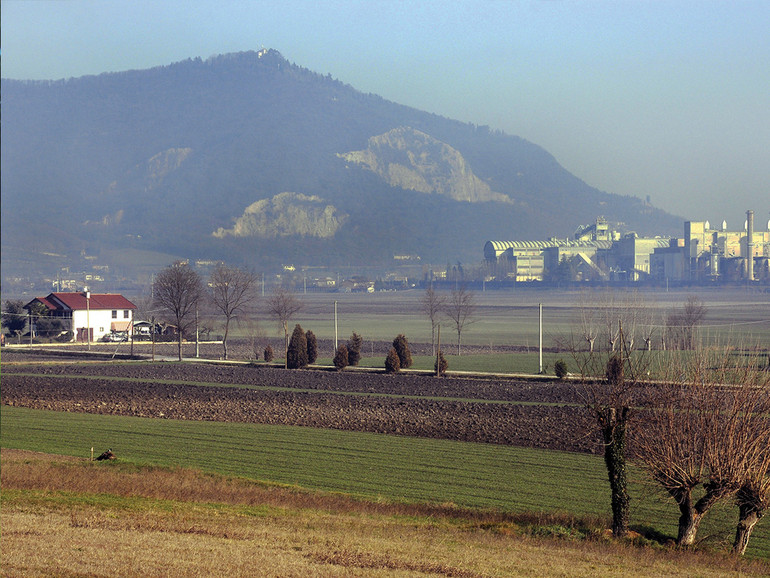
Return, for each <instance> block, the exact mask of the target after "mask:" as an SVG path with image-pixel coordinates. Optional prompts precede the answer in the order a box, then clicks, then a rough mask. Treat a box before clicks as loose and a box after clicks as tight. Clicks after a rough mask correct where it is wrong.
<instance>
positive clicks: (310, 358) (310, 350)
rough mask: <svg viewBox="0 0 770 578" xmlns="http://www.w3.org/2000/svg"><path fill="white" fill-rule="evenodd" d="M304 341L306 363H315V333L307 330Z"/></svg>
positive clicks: (316, 347)
mask: <svg viewBox="0 0 770 578" xmlns="http://www.w3.org/2000/svg"><path fill="white" fill-rule="evenodd" d="M305 340H306V341H307V362H308V363H315V360H316V359H318V340H317V339H316V338H315V333H313V332H312V331H310V329H308V330H307V333H305Z"/></svg>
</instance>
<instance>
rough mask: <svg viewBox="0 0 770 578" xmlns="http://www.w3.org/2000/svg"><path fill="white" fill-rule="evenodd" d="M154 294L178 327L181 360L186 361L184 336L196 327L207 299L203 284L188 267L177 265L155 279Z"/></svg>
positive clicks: (159, 304) (164, 270)
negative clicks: (183, 349) (201, 307)
mask: <svg viewBox="0 0 770 578" xmlns="http://www.w3.org/2000/svg"><path fill="white" fill-rule="evenodd" d="M153 295H154V303H155V304H156V305H157V306H159V307H162V308H163V309H165V310H166V311H167V312H168V314H169V316H170V321H172V322H173V323H174V325H176V329H177V346H178V352H179V361H182V336H183V335H184V334H185V333H186V332H187V331H188V330H189V329H190V327H191V326H193V325H194V324H195V321H196V312H197V308H198V306H199V305H200V303H201V301H202V299H203V296H204V287H203V281H202V280H201V277H200V275H198V273H196V272H195V271H194V270H193V269H192V268H190V267H189V266H188V265H187V264H185V263H182V262H176V263H174V264H172V265H169V266H168V267H166V268H165V269H163V270H162V271H161V272H160V273H158V275H157V276H156V277H155V282H154V283H153Z"/></svg>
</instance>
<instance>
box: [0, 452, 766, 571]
mask: <svg viewBox="0 0 770 578" xmlns="http://www.w3.org/2000/svg"><path fill="white" fill-rule="evenodd" d="M0 472H1V473H2V490H3V491H2V510H1V511H0V517H1V518H2V528H3V532H2V568H0V570H1V571H2V574H3V575H4V576H54V575H55V576H75V575H91V576H114V575H121V576H140V575H141V576H189V575H191V574H197V575H199V576H221V575H236V576H289V577H292V576H303V577H304V576H320V577H325V576H389V577H390V576H461V577H466V576H467V577H474V576H544V575H548V576H623V575H628V576H631V575H633V576H661V575H666V576H692V575H698V576H706V577H708V576H724V575H729V574H731V573H737V572H740V573H741V575H744V576H746V575H761V574H765V573H767V572H768V571H769V570H770V567H768V565H767V564H763V563H761V562H756V561H755V562H749V563H747V562H745V561H734V560H731V559H729V558H726V557H723V556H714V555H704V554H692V553H683V552H670V551H663V550H660V549H653V548H642V547H632V546H628V545H623V544H617V543H614V542H611V541H608V540H604V539H602V538H601V537H600V534H601V532H596V534H597V536H596V537H595V539H590V540H580V541H575V540H565V539H554V538H540V537H537V536H535V532H533V531H531V528H532V527H533V526H531V524H536V523H543V524H544V525H543V526H540V527H543V528H548V527H549V526H554V527H556V526H558V527H563V528H567V529H569V526H570V525H571V526H572V528H573V529H575V528H581V527H586V528H588V527H590V526H591V525H592V522H590V521H589V522H588V523H582V526H581V522H580V521H579V520H571V519H569V518H567V517H564V516H561V517H560V516H541V515H533V516H530V517H527V516H518V517H515V516H510V515H506V514H502V513H499V512H483V511H472V510H461V509H459V508H456V507H454V506H452V505H443V506H440V505H439V506H431V505H409V504H393V503H386V502H383V503H372V502H364V501H360V500H355V499H352V498H348V497H346V496H341V495H330V494H321V493H311V492H305V491H302V490H299V489H296V488H287V487H279V486H269V485H264V484H257V483H253V482H249V481H248V480H242V479H237V478H236V479H233V478H225V477H218V476H213V475H206V474H201V473H199V472H195V471H190V470H176V469H163V468H138V467H136V466H133V465H131V464H121V463H117V464H112V463H111V464H96V463H91V462H87V461H84V460H77V459H72V458H65V457H62V456H48V455H45V454H35V453H32V452H22V451H14V450H2V469H1V470H0ZM528 528H529V529H528ZM546 533H550V534H551V535H553V534H557V533H558V532H546ZM565 535H566V536H569V535H570V532H569V531H568V532H567V533H566V534H565Z"/></svg>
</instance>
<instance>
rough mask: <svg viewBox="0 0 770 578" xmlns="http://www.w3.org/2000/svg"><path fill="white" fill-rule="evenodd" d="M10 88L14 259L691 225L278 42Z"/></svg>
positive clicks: (515, 141) (299, 255) (349, 251)
mask: <svg viewBox="0 0 770 578" xmlns="http://www.w3.org/2000/svg"><path fill="white" fill-rule="evenodd" d="M2 99H3V101H2V108H3V125H2V167H3V170H2V252H3V265H4V269H5V268H6V267H11V268H12V264H13V263H14V262H16V261H23V260H34V259H35V255H36V254H39V253H44V252H53V253H56V254H61V255H65V256H69V255H72V254H77V253H82V252H85V253H88V254H94V255H99V254H100V253H103V252H105V251H107V250H108V249H109V250H114V249H121V248H129V247H130V248H134V249H140V250H144V251H150V252H162V253H164V254H176V255H182V256H185V257H189V258H196V259H198V258H207V259H222V258H226V259H227V260H229V261H232V262H243V263H248V264H255V263H257V262H259V263H261V264H266V265H269V264H270V263H280V262H286V261H290V262H295V263H297V264H298V265H299V264H315V265H334V264H337V263H343V264H372V263H376V264H385V263H387V262H388V261H389V260H390V259H392V256H393V255H394V254H395V253H406V254H418V255H420V256H421V257H422V258H423V260H427V261H430V260H433V261H434V262H444V263H445V262H446V260H447V259H450V260H452V261H455V260H463V261H477V260H480V259H481V258H482V248H483V244H484V241H485V240H487V239H527V238H546V237H550V236H568V235H570V234H571V233H572V232H573V231H574V230H575V228H576V227H577V226H578V225H580V224H584V223H588V222H591V221H593V220H594V219H595V218H596V216H598V215H604V216H605V217H606V218H607V219H608V220H610V221H611V222H622V223H625V224H626V228H627V229H630V230H636V231H637V232H639V233H640V234H668V233H676V232H678V231H679V229H680V220H679V219H677V218H675V217H673V216H670V215H667V214H665V213H664V212H662V211H660V210H657V209H654V208H652V207H650V206H648V205H646V204H644V203H643V202H641V201H640V200H639V199H636V198H629V197H620V196H616V195H612V194H608V193H604V192H600V191H598V190H596V189H594V188H592V187H590V186H589V185H588V184H586V183H584V182H582V181H580V180H579V179H577V178H576V177H574V176H573V175H571V174H570V173H568V172H567V171H566V170H564V169H563V168H562V167H561V166H560V165H559V164H558V163H557V161H556V160H555V159H554V158H553V157H552V156H551V155H550V154H549V153H547V152H546V151H545V150H543V149H542V148H540V147H538V146H536V145H534V144H532V143H530V142H527V141H525V140H523V139H521V138H518V137H515V136H510V135H506V134H504V133H502V132H500V131H495V130H492V129H490V128H488V127H477V126H474V125H470V124H467V123H461V122H457V121H454V120H450V119H447V118H443V117H441V116H438V115H436V114H431V113H428V112H423V111H419V110H415V109H412V108H408V107H405V106H401V105H398V104H396V103H393V102H388V101H386V100H384V99H382V98H380V97H378V96H376V95H371V94H363V93H361V92H358V91H356V90H355V89H354V88H352V87H350V86H347V85H345V84H343V83H341V82H339V81H337V80H334V79H332V78H330V77H328V76H322V75H320V74H316V73H314V72H311V71H309V70H306V69H304V68H301V67H299V66H296V65H294V64H291V63H289V62H288V61H287V60H286V59H284V58H283V57H282V56H281V55H280V53H278V52H276V51H274V50H262V51H260V52H247V53H238V54H230V55H224V56H218V57H213V58H210V59H208V60H201V59H194V60H187V61H184V62H179V63H175V64H171V65H169V66H164V67H159V68H153V69H150V70H142V71H128V72H120V73H108V74H102V75H99V76H88V77H83V78H76V79H68V80H58V81H50V82H39V81H34V82H33V81H20V80H8V79H3V80H2ZM512 114H514V112H512ZM309 199H310V200H309ZM116 254H118V255H119V254H120V253H119V252H118V253H116ZM118 259H119V258H118ZM116 265H119V263H116Z"/></svg>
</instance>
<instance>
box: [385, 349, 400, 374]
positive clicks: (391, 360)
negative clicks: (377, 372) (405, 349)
mask: <svg viewBox="0 0 770 578" xmlns="http://www.w3.org/2000/svg"><path fill="white" fill-rule="evenodd" d="M399 371H401V362H400V361H399V358H398V353H397V352H396V348H395V347H391V348H390V351H388V356H387V357H386V358H385V373H398V372H399Z"/></svg>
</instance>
